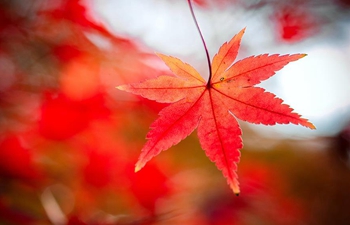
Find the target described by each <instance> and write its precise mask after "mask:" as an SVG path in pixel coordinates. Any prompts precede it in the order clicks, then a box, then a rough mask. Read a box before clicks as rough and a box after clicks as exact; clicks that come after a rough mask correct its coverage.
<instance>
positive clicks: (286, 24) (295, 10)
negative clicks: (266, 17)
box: [274, 5, 320, 42]
mask: <svg viewBox="0 0 350 225" xmlns="http://www.w3.org/2000/svg"><path fill="white" fill-rule="evenodd" d="M274 21H275V24H276V30H277V32H278V35H279V38H280V39H281V40H283V41H286V42H298V41H302V40H304V39H305V38H309V37H310V36H312V35H314V34H316V33H317V31H318V30H319V25H320V21H319V19H318V18H317V17H316V15H314V14H313V12H312V10H311V9H310V8H308V7H302V6H294V5H293V6H281V7H278V8H276V9H275V15H274Z"/></svg>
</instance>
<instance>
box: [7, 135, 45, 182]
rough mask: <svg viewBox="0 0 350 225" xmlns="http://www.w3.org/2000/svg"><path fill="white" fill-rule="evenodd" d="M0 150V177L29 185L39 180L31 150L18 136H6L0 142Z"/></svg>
mask: <svg viewBox="0 0 350 225" xmlns="http://www.w3.org/2000/svg"><path fill="white" fill-rule="evenodd" d="M0 149H1V151H0V176H1V177H3V178H8V179H14V180H16V179H18V180H22V181H26V182H29V183H31V182H32V181H35V180H37V179H39V178H40V173H39V170H38V168H36V166H35V161H34V158H33V153H32V150H31V149H28V148H27V147H26V146H25V144H24V143H23V140H21V137H20V136H18V135H15V134H7V135H6V136H5V137H3V139H2V140H0Z"/></svg>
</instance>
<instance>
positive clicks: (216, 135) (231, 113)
mask: <svg viewBox="0 0 350 225" xmlns="http://www.w3.org/2000/svg"><path fill="white" fill-rule="evenodd" d="M243 33H244V29H243V30H242V31H240V32H239V33H238V34H237V35H236V36H234V37H233V38H232V39H231V40H230V41H229V42H228V43H224V44H223V45H222V46H221V48H220V49H219V52H218V53H217V54H216V55H215V56H214V58H213V61H212V69H211V74H210V77H209V80H208V82H206V81H205V80H204V79H203V78H202V77H201V76H200V75H199V73H198V72H197V71H196V70H195V69H194V68H193V67H192V66H190V65H189V64H186V63H183V62H182V61H181V60H179V59H177V58H174V57H171V56H165V55H162V54H158V56H159V57H160V58H161V59H162V60H163V61H164V62H165V64H166V65H167V66H168V67H169V68H170V69H171V71H172V72H173V73H174V75H175V76H159V77H157V78H155V79H150V80H146V81H144V82H141V83H136V84H130V85H121V86H118V87H117V88H118V89H120V90H124V91H127V92H131V93H134V94H137V95H141V96H143V97H145V98H148V99H151V100H155V101H157V102H162V103H172V104H171V105H169V106H167V107H166V108H164V109H163V110H161V111H160V113H159V118H158V119H157V120H156V121H154V123H153V124H152V125H151V130H150V131H149V133H148V134H147V139H148V141H147V143H146V144H145V146H144V147H143V149H142V153H141V155H140V157H139V160H138V162H137V164H136V168H135V171H139V170H140V169H141V168H142V167H143V166H144V165H145V164H146V163H147V162H148V161H149V160H150V159H151V158H152V157H154V156H156V155H158V154H159V153H160V152H161V151H163V150H166V149H168V148H170V147H171V146H173V145H175V144H177V143H179V142H180V141H181V140H183V139H184V138H186V137H187V136H188V135H190V134H191V133H192V132H193V131H194V130H195V129H196V128H198V137H199V141H200V144H201V146H202V148H203V149H204V151H205V153H206V155H207V156H208V157H209V159H210V160H211V161H213V162H214V163H215V164H216V166H217V167H218V169H220V170H222V173H223V175H224V176H225V177H226V179H227V182H228V184H229V186H230V187H231V188H232V190H233V191H234V193H236V194H238V193H239V187H238V181H237V174H236V169H237V163H238V161H239V158H240V152H239V150H240V149H241V148H242V146H243V145H242V139H241V134H242V132H241V129H240V127H239V124H238V122H237V120H236V118H238V119H241V120H244V121H248V122H251V123H256V124H265V125H274V124H276V123H279V124H288V123H293V124H297V125H298V124H300V125H303V126H305V127H309V128H311V129H315V126H314V125H313V124H312V123H310V122H308V120H306V119H304V118H301V116H300V115H298V114H297V113H295V112H292V111H293V109H292V108H290V107H289V106H288V105H286V104H282V100H281V99H279V98H277V97H276V96H275V95H274V94H272V93H269V92H266V91H265V90H264V89H263V88H260V87H254V85H256V84H259V83H260V82H261V81H263V80H266V79H268V78H269V77H271V76H273V75H274V74H275V71H278V70H280V69H282V68H283V67H284V66H285V65H287V64H288V63H289V62H292V61H296V60H298V59H300V58H302V57H304V56H305V54H294V55H277V54H275V55H268V54H263V55H258V56H251V57H248V58H245V59H243V60H240V61H238V62H236V63H234V64H233V62H234V60H235V59H236V56H237V54H238V49H239V46H240V42H241V38H242V35H243Z"/></svg>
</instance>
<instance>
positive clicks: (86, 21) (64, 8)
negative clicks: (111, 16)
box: [41, 0, 112, 36]
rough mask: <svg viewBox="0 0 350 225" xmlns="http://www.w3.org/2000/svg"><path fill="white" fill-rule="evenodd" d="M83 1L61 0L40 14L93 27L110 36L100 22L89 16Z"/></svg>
mask: <svg viewBox="0 0 350 225" xmlns="http://www.w3.org/2000/svg"><path fill="white" fill-rule="evenodd" d="M83 2H84V1H82V0H63V1H62V2H61V4H60V5H59V7H57V8H56V9H53V10H48V11H43V12H41V14H46V15H48V16H51V17H52V18H54V19H56V20H69V21H71V22H73V23H75V24H77V25H79V26H81V27H82V28H89V29H93V30H96V31H99V32H101V33H103V34H105V35H107V36H112V35H111V34H110V33H109V32H108V31H107V29H106V28H105V27H104V26H103V25H102V24H98V23H96V22H95V21H93V20H92V18H90V17H89V15H88V14H87V9H86V6H85V5H84V4H83Z"/></svg>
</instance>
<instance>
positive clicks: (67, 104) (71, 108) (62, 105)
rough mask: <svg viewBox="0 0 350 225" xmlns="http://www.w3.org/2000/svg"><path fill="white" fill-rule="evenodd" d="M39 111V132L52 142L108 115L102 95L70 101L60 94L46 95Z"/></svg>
mask: <svg viewBox="0 0 350 225" xmlns="http://www.w3.org/2000/svg"><path fill="white" fill-rule="evenodd" d="M40 111H41V116H40V119H39V132H40V133H41V134H42V135H43V136H44V137H46V138H49V139H52V140H64V139H67V138H70V137H72V136H74V135H75V134H77V133H79V132H81V131H82V130H84V129H85V128H87V127H88V125H89V123H90V121H93V120H96V119H107V118H108V117H109V115H110V110H109V109H108V108H107V107H106V105H105V97H104V95H103V94H97V95H95V96H93V97H91V98H88V99H84V100H72V99H70V98H68V97H67V96H65V95H63V94H62V93H55V92H51V93H47V94H46V95H45V99H44V102H43V104H42V106H41V110H40Z"/></svg>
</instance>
